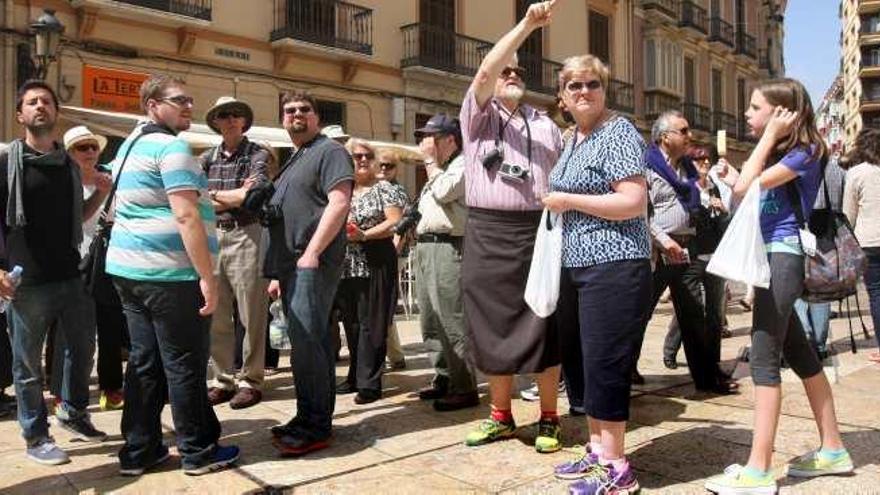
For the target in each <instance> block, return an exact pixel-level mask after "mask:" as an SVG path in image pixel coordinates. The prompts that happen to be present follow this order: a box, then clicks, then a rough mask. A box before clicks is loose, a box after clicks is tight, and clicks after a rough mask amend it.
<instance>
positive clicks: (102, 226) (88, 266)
mask: <svg viewBox="0 0 880 495" xmlns="http://www.w3.org/2000/svg"><path fill="white" fill-rule="evenodd" d="M149 127H150V126H146V127H145V128H144V130H143V132H141V134H139V135H138V136H137V137H135V138H134V140H133V141H132V142H131V145H130V146H129V147H128V149H127V150H126V151H125V156H123V158H122V163H121V164H120V165H119V173H117V174H116V180H115V181H113V187H112V188H111V189H110V194H108V195H107V199H106V200H104V207H103V208H101V213H100V216H99V217H98V226H97V227H96V228H95V236H94V237H93V238H92V242H91V243H90V244H89V252H88V253H86V255H85V256H83V258H82V260H80V262H79V272H80V276H81V277H82V281H83V286H84V287H85V290H86V293H87V294H89V295H91V296H92V298H93V299H94V300H95V302H97V303H99V304H101V305H104V306H120V305H121V304H122V303H121V302H120V300H119V294H117V293H116V288H115V287H113V280H112V279H111V278H110V275H107V272H106V270H105V268H106V265H107V248H108V247H109V246H110V231H111V230H113V221H111V220H108V219H107V216H108V214H109V212H110V206H111V205H112V204H113V198H114V196H116V188H117V187H118V186H119V178H120V177H122V168H123V167H124V166H125V161H126V160H128V155H129V153H131V150H132V149H133V148H134V145H135V143H137V142H138V140H139V139H140V138H141V137H143V136H145V135H146V134H149V133H150V132H155V131H149V130H148V129H149Z"/></svg>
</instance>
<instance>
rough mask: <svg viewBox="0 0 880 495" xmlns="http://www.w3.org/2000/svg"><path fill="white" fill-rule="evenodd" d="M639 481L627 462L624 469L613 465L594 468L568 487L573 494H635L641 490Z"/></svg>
mask: <svg viewBox="0 0 880 495" xmlns="http://www.w3.org/2000/svg"><path fill="white" fill-rule="evenodd" d="M639 488H640V487H639V482H638V480H637V479H636V475H635V473H633V470H632V468H631V467H630V466H629V464H627V466H626V468H625V469H624V470H623V471H620V472H618V471H616V470H615V469H614V468H613V467H611V466H599V465H597V466H596V467H594V468H593V470H592V472H591V473H590V476H588V477H586V478H584V479H582V480H580V481H578V482H576V483H574V484H572V485H571V486H569V487H568V493H570V494H571V495H600V494H602V495H606V494H607V495H633V494H634V493H636V492H638V491H639Z"/></svg>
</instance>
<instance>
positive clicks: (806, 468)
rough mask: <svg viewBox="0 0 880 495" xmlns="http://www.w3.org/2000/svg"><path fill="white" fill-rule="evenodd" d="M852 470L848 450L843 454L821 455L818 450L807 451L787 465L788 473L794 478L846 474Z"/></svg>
mask: <svg viewBox="0 0 880 495" xmlns="http://www.w3.org/2000/svg"><path fill="white" fill-rule="evenodd" d="M852 470H853V463H852V458H850V456H849V452H847V451H846V450H844V451H843V454H840V455H837V456H833V455H823V454H822V453H821V452H820V451H818V450H814V451H812V452H808V453H806V454H804V455H802V456H800V457H798V458H797V459H795V460H794V462H792V463H791V464H789V465H788V475H789V476H794V477H795V478H813V477H816V476H825V475H829V474H846V473H851V472H852Z"/></svg>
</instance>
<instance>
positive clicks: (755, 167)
mask: <svg viewBox="0 0 880 495" xmlns="http://www.w3.org/2000/svg"><path fill="white" fill-rule="evenodd" d="M745 117H746V119H747V120H748V124H749V128H750V132H751V134H752V135H753V136H754V137H756V138H759V140H758V144H757V146H755V149H754V150H753V151H752V154H751V156H750V157H749V159H748V160H746V162H745V163H744V164H743V166H742V172H741V174H737V173H736V171H735V170H734V169H733V167H729V166H727V164H726V163H725V170H724V171H722V174H720V175H723V176H724V180H725V182H727V183H728V184H729V185H731V186H732V187H733V191H734V195H735V196H736V197H738V198H739V199H741V198H742V197H743V196H744V195H745V193H746V191H747V190H748V189H749V186H750V185H751V184H752V182H753V181H755V180H758V181H760V186H761V232H762V234H763V236H764V241H765V242H766V243H767V247H768V249H767V251H768V259H769V261H770V287H769V288H768V289H761V288H756V289H755V302H754V312H753V313H752V346H751V352H750V354H749V364H750V366H751V375H752V381H753V382H754V384H755V422H754V424H755V427H754V432H753V434H752V450H751V454H750V455H749V459H748V463H747V464H746V465H745V466H739V465H734V466H731V467H730V468H728V469H726V470H725V472H724V474H722V475H720V476H716V477H714V478H711V479H709V481H707V482H706V488H707V489H708V490H710V491H714V492H724V493H745V492H746V491H748V492H749V493H775V492H776V490H777V486H776V480H775V479H774V477H773V473H772V471H771V469H770V467H771V457H772V453H773V443H774V440H775V436H776V428H777V425H778V422H779V411H780V407H781V402H782V391H781V387H780V383H781V379H780V363H781V360H782V358H783V357H784V358H785V360H786V362H787V363H788V365H789V366H790V367H791V369H792V370H793V371H794V372H795V373H796V374H797V375H798V377H799V378H800V379H801V380H802V381H803V384H804V388H805V389H806V392H807V397H808V398H809V401H810V406H811V407H812V410H813V416H814V418H815V420H816V424H817V426H818V429H819V432H820V436H821V438H820V441H821V444H820V448H819V449H817V450H814V451H812V452H810V453H808V454H806V455H803V456H801V457H799V458H798V459H797V460H795V461H794V462H792V463H791V464H790V465H789V467H788V475H789V476H796V477H814V476H822V475H826V474H838V473H846V472H850V471H852V469H853V464H852V460H851V459H850V456H849V454H848V453H847V451H846V449H845V448H844V447H843V442H842V441H841V438H840V430H839V428H838V425H837V417H836V416H835V413H834V399H833V398H832V395H831V386H830V385H829V383H828V379H827V378H826V376H825V372H824V371H823V370H822V365H821V363H820V361H819V359H818V357H817V355H816V354H815V352H814V351H813V348H812V347H811V346H810V344H809V343H808V341H807V338H806V335H805V334H804V331H803V328H801V323H800V320H799V319H798V318H797V316H796V315H795V314H794V312H793V311H792V310H793V307H794V302H795V300H796V299H797V298H798V297H800V295H801V294H802V293H803V289H804V258H803V252H802V250H801V243H800V242H799V239H798V236H799V231H800V228H799V226H798V222H797V220H796V219H795V215H794V210H793V208H792V199H793V198H792V197H791V196H790V195H789V194H788V193H789V190H788V189H789V188H790V187H791V186H790V184H789V183H793V184H794V187H796V188H797V190H798V193H799V194H798V195H799V196H800V199H801V202H802V204H801V208H802V209H803V211H804V216H805V217H807V218H808V217H809V214H810V212H811V211H812V206H813V202H814V200H815V199H816V193H817V192H818V190H819V184H820V182H821V169H822V167H821V164H822V163H823V162H825V161H826V160H827V159H828V149H827V147H826V146H825V143H824V141H823V139H822V137H821V136H820V135H819V132H818V131H817V129H816V124H815V119H814V114H813V107H812V105H811V104H810V96H809V95H808V94H807V91H806V90H805V89H804V87H803V85H802V84H801V83H799V82H798V81H795V80H792V79H777V80H772V81H768V82H765V83H763V84H760V85H759V86H758V87H757V88H755V90H754V91H753V92H752V97H751V101H750V102H749V108H748V110H747V111H746V113H745Z"/></svg>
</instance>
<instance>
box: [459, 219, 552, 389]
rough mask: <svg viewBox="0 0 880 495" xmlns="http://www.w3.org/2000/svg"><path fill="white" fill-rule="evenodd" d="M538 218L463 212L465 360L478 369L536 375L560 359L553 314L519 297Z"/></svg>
mask: <svg viewBox="0 0 880 495" xmlns="http://www.w3.org/2000/svg"><path fill="white" fill-rule="evenodd" d="M540 221H541V212H540V211H525V212H516V211H498V210H486V209H482V208H470V209H469V210H468V220H467V227H466V230H465V237H464V252H463V259H462V265H461V286H462V295H463V299H464V315H465V322H466V329H465V331H466V334H467V343H468V358H469V360H470V362H471V364H473V366H474V367H476V368H477V369H479V370H480V371H482V372H483V373H487V374H492V375H511V374H521V373H538V372H541V371H543V370H544V369H546V368H549V367H552V366H556V365H558V364H559V362H560V358H559V339H558V335H557V331H556V324H555V320H554V318H552V317H551V318H546V319H545V318H539V317H538V316H537V315H535V314H534V313H533V312H532V310H531V309H529V307H528V306H527V305H526V303H525V301H524V300H523V294H524V292H525V288H526V280H527V279H528V276H529V265H530V264H531V262H532V251H533V250H534V247H535V235H536V232H537V230H538V224H539V223H540Z"/></svg>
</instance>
